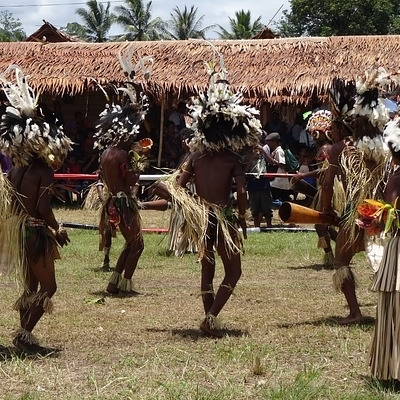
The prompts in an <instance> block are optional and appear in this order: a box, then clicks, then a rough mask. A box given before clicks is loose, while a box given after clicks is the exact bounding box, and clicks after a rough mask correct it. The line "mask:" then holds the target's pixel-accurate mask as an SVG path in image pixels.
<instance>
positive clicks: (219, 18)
mask: <svg viewBox="0 0 400 400" xmlns="http://www.w3.org/2000/svg"><path fill="white" fill-rule="evenodd" d="M98 1H99V0H98ZM86 2H87V0H2V1H1V4H0V12H3V11H8V12H9V13H11V14H12V17H13V18H15V19H19V21H20V22H21V23H22V27H23V30H24V31H25V33H26V35H27V36H30V35H31V34H32V33H34V32H35V31H36V30H38V29H39V28H40V27H41V26H42V25H43V20H46V21H47V22H50V23H51V24H52V25H54V26H55V27H56V28H61V27H63V26H64V27H65V26H66V25H67V23H69V22H78V23H83V21H82V20H81V19H80V17H79V16H78V15H77V14H75V11H76V9H77V8H80V7H82V8H85V7H86ZM148 2H149V0H144V3H145V4H147V3H148ZM105 3H106V2H105ZM110 3H111V9H113V8H114V7H115V6H117V5H125V2H124V1H123V0H121V1H117V0H110ZM196 3H197V4H196ZM185 5H186V6H187V8H188V9H190V8H191V6H192V5H193V6H195V7H197V13H196V16H197V18H200V17H201V16H203V15H204V19H203V24H202V28H205V27H206V26H209V25H214V24H218V25H221V26H222V27H224V28H225V29H227V30H228V31H230V28H229V18H235V12H236V11H240V10H244V11H246V12H247V11H250V12H251V20H252V21H255V20H256V19H257V18H258V17H259V16H261V23H262V24H264V25H268V26H269V27H270V28H272V29H273V22H277V21H279V19H280V17H281V16H282V12H283V11H284V10H290V1H289V0H267V1H260V0H247V1H243V0H223V1H217V0H202V1H198V0H197V1H194V0H192V1H190V0H186V1H179V0H175V1H168V0H152V18H156V17H161V18H162V19H163V20H169V19H170V14H171V13H172V11H173V9H174V8H175V7H178V8H179V9H180V10H181V11H183V10H184V8H185ZM271 20H273V21H272V22H271ZM215 31H218V32H219V31H220V29H219V28H216V29H212V30H210V31H208V32H207V38H209V39H216V38H218V37H219V36H218V35H217V34H216V33H215ZM120 33H122V29H121V28H120V27H118V26H115V27H113V28H112V29H111V31H110V34H111V35H117V34H120Z"/></svg>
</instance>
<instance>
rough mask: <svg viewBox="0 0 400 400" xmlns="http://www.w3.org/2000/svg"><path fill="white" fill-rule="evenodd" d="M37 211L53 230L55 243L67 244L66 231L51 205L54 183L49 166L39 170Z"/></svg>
mask: <svg viewBox="0 0 400 400" xmlns="http://www.w3.org/2000/svg"><path fill="white" fill-rule="evenodd" d="M39 173H41V178H40V186H39V196H38V202H37V211H38V213H39V215H40V216H41V218H42V219H43V220H44V221H45V223H46V224H47V226H49V227H50V228H52V229H53V230H54V232H55V237H56V240H57V243H59V244H60V246H64V245H67V244H68V243H69V242H70V240H69V237H68V233H67V231H66V230H65V229H64V228H63V227H62V226H61V225H60V224H59V223H58V222H57V220H56V218H55V216H54V213H53V209H52V207H51V198H52V196H53V193H52V185H53V183H54V173H53V171H52V170H51V168H50V167H46V168H43V170H42V171H41V172H39Z"/></svg>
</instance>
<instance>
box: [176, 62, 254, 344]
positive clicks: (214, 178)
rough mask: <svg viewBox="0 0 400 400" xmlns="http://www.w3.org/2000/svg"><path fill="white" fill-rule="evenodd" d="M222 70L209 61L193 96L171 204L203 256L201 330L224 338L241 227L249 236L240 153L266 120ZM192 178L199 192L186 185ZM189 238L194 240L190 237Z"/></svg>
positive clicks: (249, 145)
mask: <svg viewBox="0 0 400 400" xmlns="http://www.w3.org/2000/svg"><path fill="white" fill-rule="evenodd" d="M219 65H220V71H217V70H216V66H215V64H214V63H210V64H208V73H209V75H210V85H209V88H208V91H207V92H206V93H204V94H203V95H201V96H199V98H196V99H193V103H192V105H191V106H190V107H189V115H190V116H191V117H192V118H193V119H194V123H193V125H192V126H191V128H192V129H193V130H194V132H195V133H194V136H193V138H192V139H191V141H190V143H189V146H190V148H191V151H192V152H191V153H190V155H189V159H188V161H187V163H186V165H185V167H184V169H183V170H182V173H181V174H180V176H179V179H178V186H177V187H173V186H172V187H171V190H172V191H173V192H171V194H172V202H175V203H176V208H177V210H179V212H181V213H182V216H183V218H184V220H186V224H185V227H184V229H185V231H186V234H187V235H188V237H189V238H190V239H192V240H193V242H196V243H197V247H198V249H199V258H200V260H201V295H202V300H203V307H204V312H205V318H204V320H203V321H202V322H201V325H200V329H201V330H202V331H203V332H204V333H205V334H206V335H209V336H212V337H217V338H221V337H222V336H223V333H222V332H221V331H220V330H219V329H218V326H217V324H216V317H217V316H218V315H219V313H220V311H221V310H222V308H223V307H224V305H225V304H226V302H227V301H228V299H229V298H230V296H231V294H232V292H233V290H234V288H235V286H236V284H237V282H238V280H239V278H240V276H241V252H242V245H243V243H242V240H241V236H240V234H239V232H238V229H237V226H240V227H241V229H242V232H243V237H244V238H246V237H247V235H246V220H245V212H246V208H247V195H246V187H245V165H244V163H243V160H242V157H241V156H240V153H242V152H243V151H244V150H245V149H253V148H254V147H256V146H258V144H259V139H260V136H261V124H260V121H259V120H258V119H256V118H255V115H256V114H258V111H257V110H255V109H254V108H252V107H249V106H242V105H240V103H241V100H242V97H241V95H240V94H238V93H236V94H232V92H231V91H230V87H229V83H228V81H227V79H226V70H225V67H224V64H223V59H222V57H220V64H219ZM192 178H193V181H194V185H195V188H196V194H195V195H193V194H192V193H191V192H190V191H189V190H188V189H187V186H186V185H187V183H188V182H190V181H191V179H192ZM233 181H234V182H235V184H236V204H237V209H238V214H237V213H236V212H235V210H234V208H233V206H232V184H233ZM190 239H189V240H190ZM214 249H215V250H216V251H217V253H218V254H219V255H220V257H221V260H222V263H223V266H224V271H225V276H224V278H223V280H222V282H221V284H220V286H219V288H218V290H217V292H216V293H214V284H213V280H214V274H215V264H216V260H215V256H214Z"/></svg>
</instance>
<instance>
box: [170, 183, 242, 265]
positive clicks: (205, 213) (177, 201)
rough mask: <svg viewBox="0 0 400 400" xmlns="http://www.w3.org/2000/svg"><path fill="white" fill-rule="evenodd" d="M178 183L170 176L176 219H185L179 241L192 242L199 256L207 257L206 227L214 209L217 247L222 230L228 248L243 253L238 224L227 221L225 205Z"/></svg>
mask: <svg viewBox="0 0 400 400" xmlns="http://www.w3.org/2000/svg"><path fill="white" fill-rule="evenodd" d="M175 182H176V179H174V180H172V179H168V180H167V181H165V183H166V185H167V186H168V190H169V191H170V194H171V197H172V204H173V209H174V212H175V213H176V214H177V218H179V220H180V221H182V225H181V227H180V233H179V234H180V235H181V236H180V237H179V243H190V244H191V245H193V246H195V248H197V249H198V254H199V258H200V259H202V258H204V257H205V256H206V248H205V243H206V238H207V227H208V225H209V215H210V212H212V213H214V214H215V217H216V219H217V225H218V228H219V229H217V241H216V246H217V244H218V241H219V240H220V238H219V231H221V234H222V236H223V238H224V240H225V246H226V249H227V251H228V252H232V253H242V252H243V243H242V241H241V238H240V236H239V233H238V231H237V229H236V227H235V226H234V225H232V224H231V223H230V222H229V221H227V219H226V217H225V215H224V208H223V207H220V206H217V205H215V204H212V203H208V202H206V201H204V200H203V199H200V198H199V197H198V196H196V195H192V194H190V193H189V192H188V191H187V190H185V189H184V188H182V187H180V186H178V185H177V184H176V183H175ZM232 228H233V229H234V230H236V232H237V235H234V237H233V238H232V236H231V234H230V229H232ZM182 251H183V250H182V248H180V249H179V250H178V253H179V254H182Z"/></svg>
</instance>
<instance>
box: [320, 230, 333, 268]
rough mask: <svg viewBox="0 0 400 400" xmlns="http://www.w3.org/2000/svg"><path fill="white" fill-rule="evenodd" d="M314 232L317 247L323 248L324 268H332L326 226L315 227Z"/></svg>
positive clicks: (329, 240)
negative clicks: (316, 238)
mask: <svg viewBox="0 0 400 400" xmlns="http://www.w3.org/2000/svg"><path fill="white" fill-rule="evenodd" d="M315 230H316V232H317V235H318V238H319V239H318V247H320V248H323V249H324V252H325V256H324V266H327V267H332V266H333V263H334V256H333V252H332V246H331V237H330V234H329V231H328V227H327V226H326V225H320V224H317V225H315Z"/></svg>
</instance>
